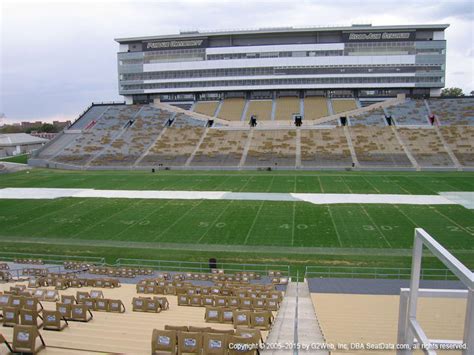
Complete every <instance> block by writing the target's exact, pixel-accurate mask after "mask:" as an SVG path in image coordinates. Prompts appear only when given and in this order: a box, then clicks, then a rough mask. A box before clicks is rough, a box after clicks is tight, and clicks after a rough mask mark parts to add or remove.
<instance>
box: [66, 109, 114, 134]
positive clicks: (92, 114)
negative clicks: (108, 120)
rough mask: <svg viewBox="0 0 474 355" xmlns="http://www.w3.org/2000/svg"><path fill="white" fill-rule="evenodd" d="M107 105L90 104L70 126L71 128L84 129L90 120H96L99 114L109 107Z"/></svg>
mask: <svg viewBox="0 0 474 355" xmlns="http://www.w3.org/2000/svg"><path fill="white" fill-rule="evenodd" d="M109 107H110V106H108V105H92V106H91V107H90V108H89V109H88V110H87V112H86V113H84V114H83V115H82V116H81V117H80V119H79V120H78V121H77V122H74V124H73V125H72V126H71V127H70V128H71V129H84V128H86V127H87V126H88V125H89V124H90V123H91V122H92V121H97V120H98V119H99V118H100V116H101V115H102V114H103V113H104V112H105V111H107V110H108V109H109Z"/></svg>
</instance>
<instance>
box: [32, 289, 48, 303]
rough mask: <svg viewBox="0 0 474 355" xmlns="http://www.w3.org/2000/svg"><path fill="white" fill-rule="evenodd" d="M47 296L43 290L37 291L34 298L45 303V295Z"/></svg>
mask: <svg viewBox="0 0 474 355" xmlns="http://www.w3.org/2000/svg"><path fill="white" fill-rule="evenodd" d="M45 294H46V290H43V289H37V290H36V291H35V292H34V293H33V297H35V298H37V299H38V300H39V301H44V295H45Z"/></svg>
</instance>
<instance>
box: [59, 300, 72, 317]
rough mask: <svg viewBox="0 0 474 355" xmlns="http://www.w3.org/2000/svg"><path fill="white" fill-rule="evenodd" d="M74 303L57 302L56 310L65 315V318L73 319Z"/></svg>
mask: <svg viewBox="0 0 474 355" xmlns="http://www.w3.org/2000/svg"><path fill="white" fill-rule="evenodd" d="M71 307H72V305H71V304H66V303H56V311H58V312H59V313H60V314H61V316H63V317H64V318H65V319H71V318H72V308H71Z"/></svg>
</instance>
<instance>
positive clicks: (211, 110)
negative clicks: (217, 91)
mask: <svg viewBox="0 0 474 355" xmlns="http://www.w3.org/2000/svg"><path fill="white" fill-rule="evenodd" d="M218 106H219V101H199V102H197V103H196V105H195V106H194V112H198V113H202V114H203V115H207V116H211V117H212V116H214V114H215V113H216V110H217V107H218Z"/></svg>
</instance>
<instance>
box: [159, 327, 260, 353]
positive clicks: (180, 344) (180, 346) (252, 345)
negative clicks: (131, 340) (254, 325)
mask: <svg viewBox="0 0 474 355" xmlns="http://www.w3.org/2000/svg"><path fill="white" fill-rule="evenodd" d="M173 328H178V329H180V328H187V327H170V326H165V330H158V329H153V333H152V340H151V352H152V354H156V353H158V352H159V353H163V352H164V353H169V354H171V355H175V354H178V355H181V354H183V353H186V354H194V355H211V354H212V355H227V354H229V355H236V354H239V355H254V354H257V353H258V350H259V345H260V343H261V341H262V336H261V334H260V331H259V330H257V329H246V328H238V329H236V330H235V331H233V330H229V331H227V330H226V331H222V330H217V329H212V328H195V327H189V330H177V329H173Z"/></svg>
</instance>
